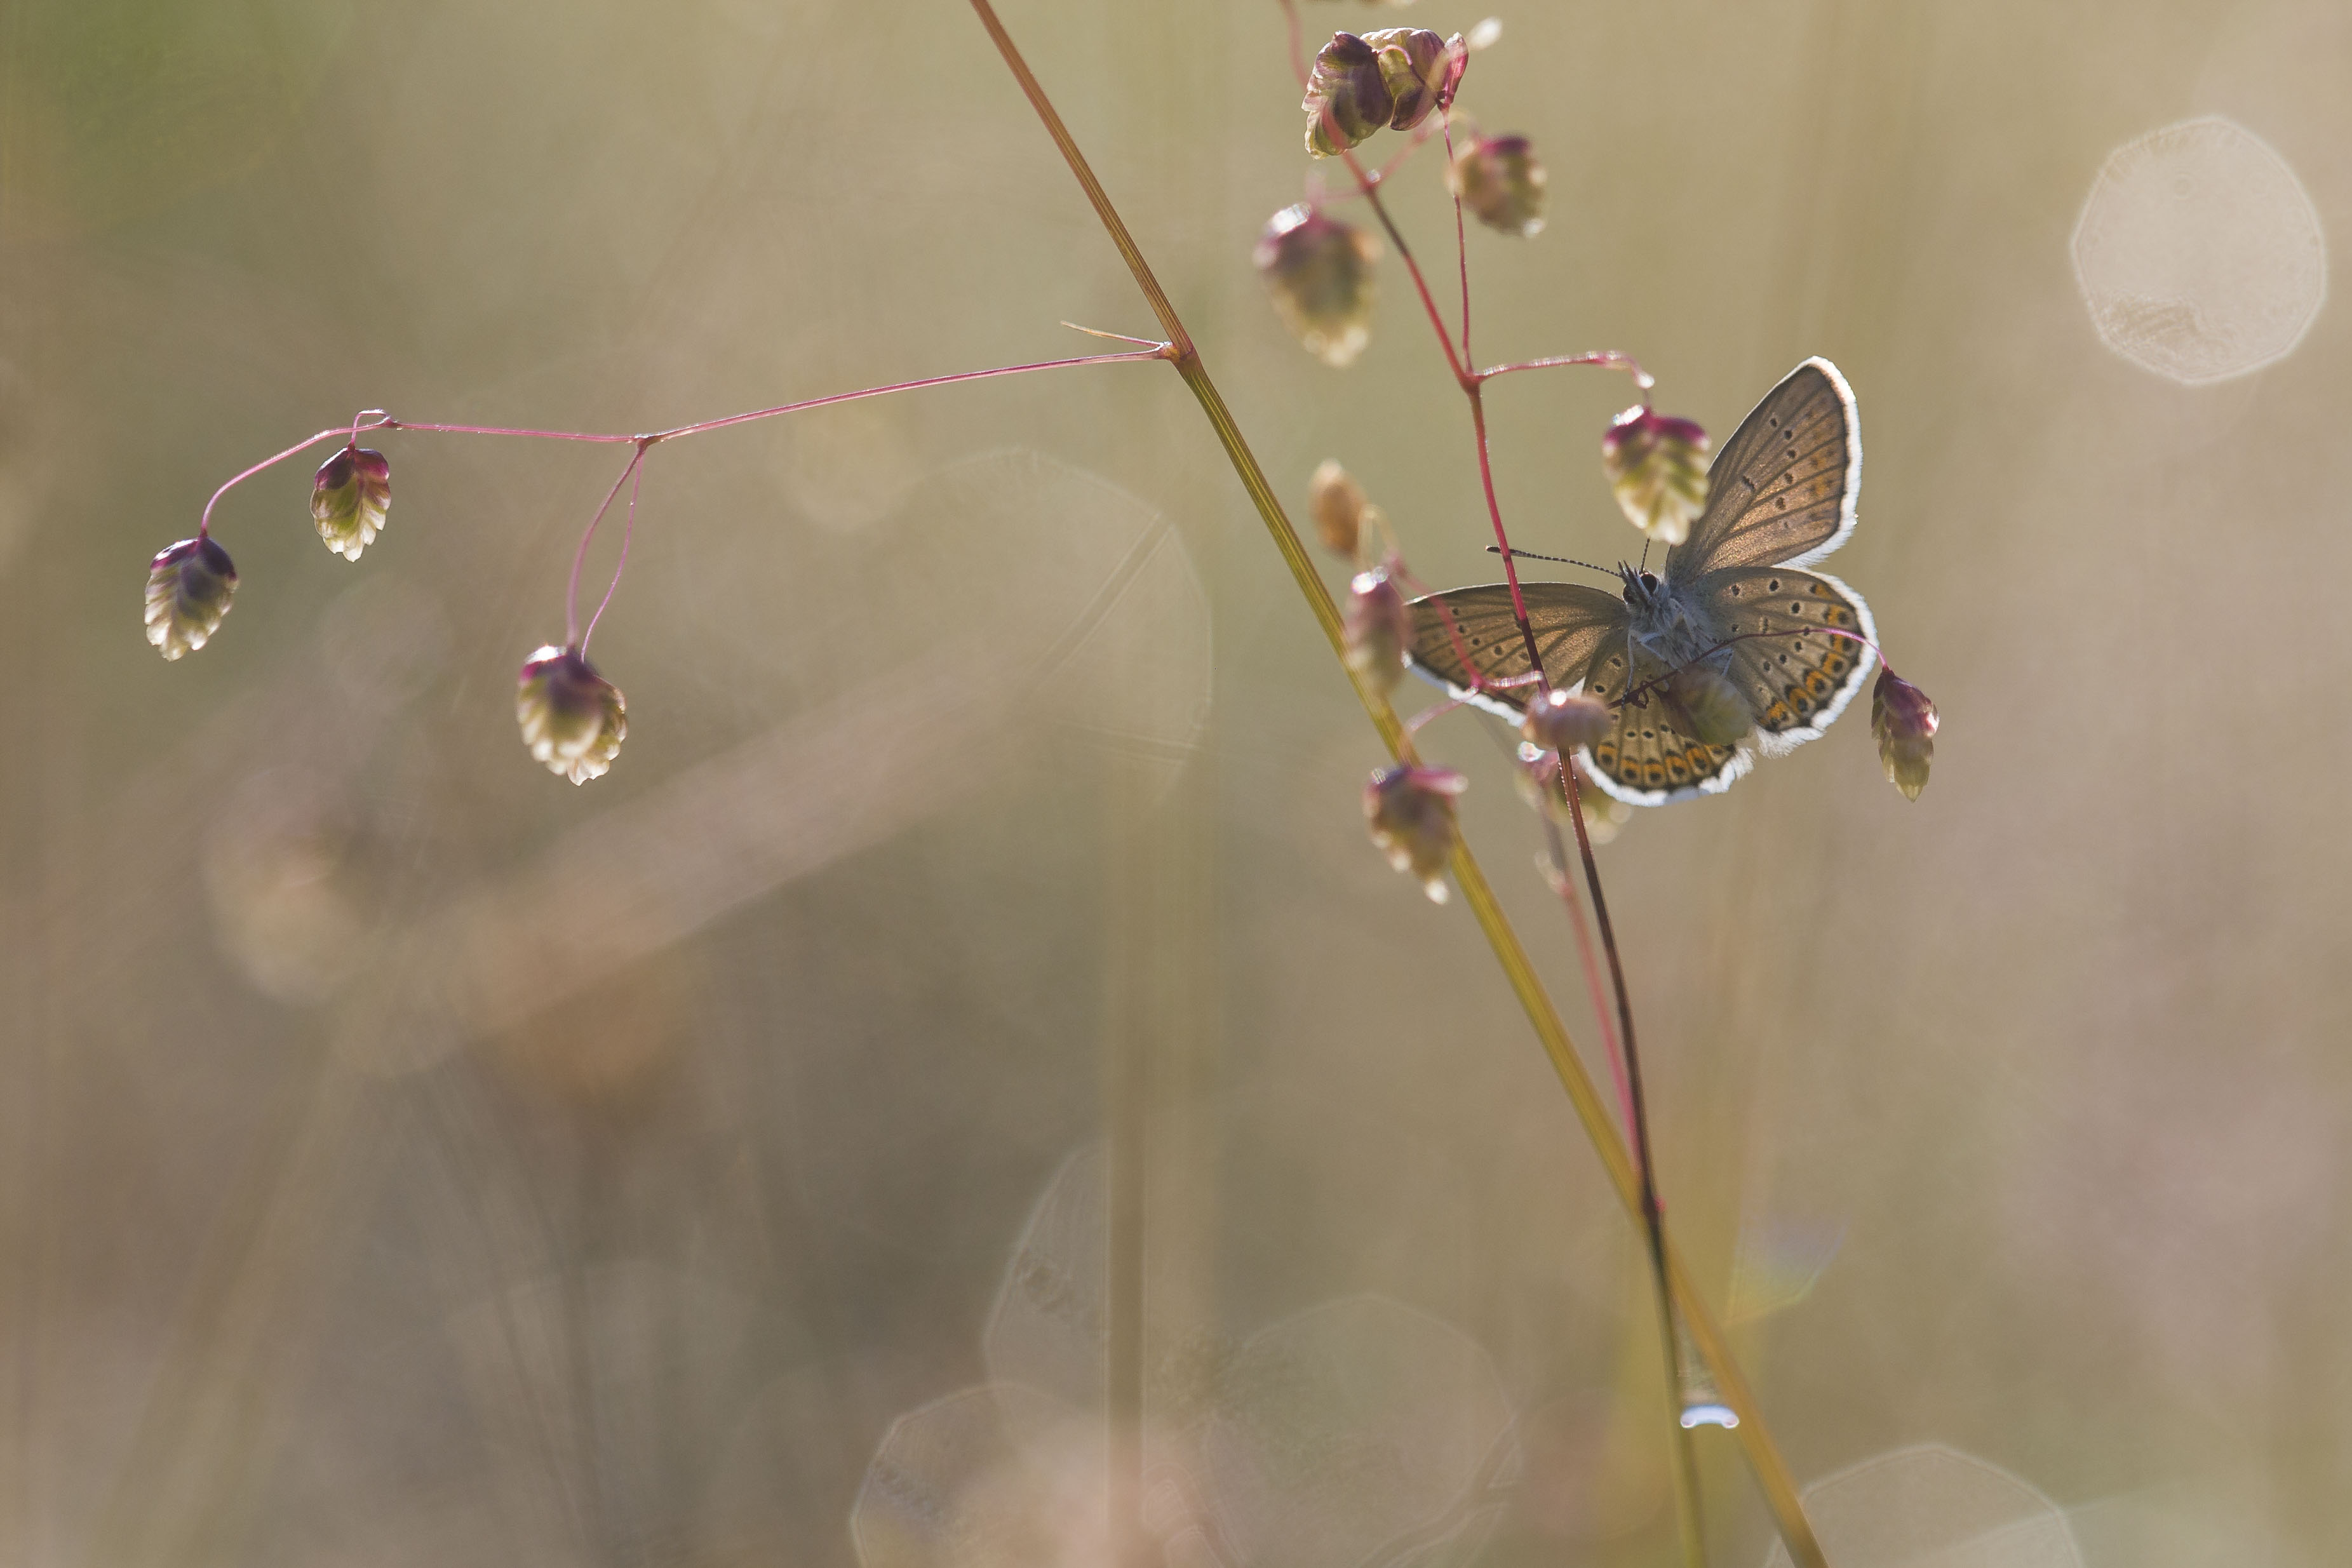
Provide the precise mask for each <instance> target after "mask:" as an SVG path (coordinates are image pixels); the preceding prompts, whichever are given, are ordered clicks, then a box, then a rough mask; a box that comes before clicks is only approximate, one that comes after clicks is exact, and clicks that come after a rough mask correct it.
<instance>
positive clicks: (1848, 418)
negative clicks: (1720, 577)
mask: <svg viewBox="0 0 2352 1568" xmlns="http://www.w3.org/2000/svg"><path fill="white" fill-rule="evenodd" d="M1861 483H1862V434H1861V430H1860V426H1859V423H1858V422H1857V421H1856V419H1855V417H1854V412H1853V392H1851V391H1849V390H1848V389H1847V387H1846V384H1845V378H1844V377H1843V376H1841V375H1840V374H1838V370H1837V367H1836V366H1835V365H1832V364H1831V363H1830V362H1829V361H1827V360H1818V359H1817V360H1807V361H1805V362H1804V363H1803V364H1801V365H1799V366H1798V367H1797V368H1796V369H1795V370H1793V371H1790V372H1789V375H1788V377H1787V379H1785V380H1784V381H1782V382H1780V385H1779V386H1777V387H1774V388H1773V389H1772V390H1771V392H1769V393H1767V394H1766V395H1765V398H1764V401H1763V402H1759V403H1758V404H1757V405H1756V407H1755V409H1754V411H1753V412H1752V413H1749V414H1748V417H1747V418H1746V419H1744V420H1742V421H1741V422H1740V424H1739V428H1738V431H1736V432H1734V433H1733V434H1732V437H1731V439H1730V440H1729V441H1727V442H1726V443H1725V444H1724V446H1723V450H1722V452H1721V453H1719V454H1718V455H1717V457H1716V460H1715V463H1714V465H1713V466H1712V467H1710V468H1709V469H1708V470H1707V496H1706V510H1705V511H1703V512H1702V513H1701V514H1700V515H1699V519H1698V521H1697V522H1696V523H1694V524H1693V525H1691V531H1690V538H1687V539H1685V540H1684V541H1683V542H1682V543H1681V544H1679V545H1676V546H1675V549H1674V550H1673V552H1672V553H1671V554H1669V555H1668V556H1667V557H1666V575H1667V576H1668V577H1669V578H1677V577H1678V578H1680V579H1682V580H1684V581H1688V580H1691V579H1693V578H1695V577H1697V576H1699V575H1700V574H1702V573H1704V572H1708V571H1713V570H1718V569H1719V568H1723V567H1727V566H1751V565H1761V566H1772V565H1781V566H1786V565H1790V564H1797V565H1801V564H1803V563H1805V562H1807V561H1811V560H1818V559H1821V558H1822V557H1823V556H1825V555H1827V554H1829V553H1830V551H1832V550H1833V549H1837V547H1838V546H1839V545H1840V544H1842V543H1843V542H1844V540H1845V537H1846V535H1847V534H1849V533H1852V532H1853V502H1854V492H1855V490H1856V489H1857V488H1858V487H1859V486H1860V485H1861Z"/></svg>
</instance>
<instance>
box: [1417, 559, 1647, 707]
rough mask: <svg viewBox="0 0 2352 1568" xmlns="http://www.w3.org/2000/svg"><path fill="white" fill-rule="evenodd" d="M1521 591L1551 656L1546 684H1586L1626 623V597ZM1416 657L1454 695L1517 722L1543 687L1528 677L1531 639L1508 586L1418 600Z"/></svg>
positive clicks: (1569, 590) (1531, 585) (1541, 588)
mask: <svg viewBox="0 0 2352 1568" xmlns="http://www.w3.org/2000/svg"><path fill="white" fill-rule="evenodd" d="M1519 594H1520V597H1521V598H1522V599H1523V600H1524V601H1526V604H1527V607H1528V629H1529V630H1530V631H1532V632H1534V633H1535V637H1536V647H1537V649H1538V651H1539V652H1540V653H1541V654H1542V655H1543V664H1544V676H1545V679H1546V680H1548V681H1549V682H1550V684H1552V685H1555V686H1569V685H1573V684H1574V683H1575V682H1577V681H1578V680H1580V679H1581V678H1582V676H1583V674H1584V672H1585V669H1586V667H1587V666H1588V665H1590V664H1591V662H1592V653H1593V650H1594V649H1595V648H1597V647H1599V646H1600V643H1601V636H1602V634H1603V633H1604V632H1607V631H1608V630H1609V629H1610V628H1612V627H1616V628H1619V629H1621V630H1622V627H1623V626H1624V624H1625V621H1626V609H1625V601H1623V600H1622V599H1620V598H1618V597H1617V596H1616V595H1615V594H1613V593H1603V592H1602V591H1601V590H1599V589H1597V588H1587V587H1585V586H1584V585H1582V584H1581V583H1574V582H1523V583H1521V584H1520V585H1519ZM1412 664H1413V667H1414V668H1415V669H1417V670H1419V671H1420V672H1421V673H1422V674H1424V675H1426V676H1428V677H1429V678H1430V679H1431V680H1433V681H1435V682H1436V683H1437V684H1438V685H1442V686H1444V688H1445V689H1446V690H1447V691H1448V692H1450V693H1452V694H1453V695H1454V696H1456V697H1459V698H1461V699H1462V700H1463V701H1465V702H1470V703H1475V704H1476V705H1477V706H1480V707H1483V708H1485V709H1486V711H1487V712H1489V713H1495V714H1500V715H1501V716H1503V717H1505V718H1507V719H1511V720H1513V721H1517V719H1518V717H1519V716H1520V714H1521V712H1522V711H1523V710H1524V709H1525V708H1526V706H1527V703H1528V696H1529V695H1532V694H1533V693H1534V692H1535V690H1536V683H1535V682H1533V681H1528V680H1525V679H1524V677H1525V676H1526V675H1527V674H1528V647H1527V641H1526V639H1524V638H1522V637H1521V636H1520V635H1519V623H1518V621H1517V618H1516V617H1514V616H1513V615H1512V613H1511V590H1510V587H1509V585H1508V584H1507V583H1500V582H1490V583H1486V584H1483V585H1481V586H1479V587H1476V588H1456V589H1454V590H1452V591H1448V592H1445V593H1433V594H1430V595H1429V596H1428V597H1427V598H1425V599H1416V600H1414V601H1412ZM1473 674H1475V676H1476V679H1475V681H1474V680H1473V679H1472V676H1473ZM1498 682H1517V683H1519V684H1517V685H1497V684H1496V683H1498Z"/></svg>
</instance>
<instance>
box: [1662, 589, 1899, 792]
mask: <svg viewBox="0 0 2352 1568" xmlns="http://www.w3.org/2000/svg"><path fill="white" fill-rule="evenodd" d="M1684 591H1686V592H1688V593H1689V594H1690V595H1691V596H1692V598H1693V599H1694V600H1695V601H1696V603H1697V605H1698V606H1699V608H1700V609H1701V610H1702V611H1704V612H1705V613H1706V617H1707V619H1708V620H1709V621H1710V622H1713V623H1714V625H1716V626H1717V628H1719V629H1720V630H1721V632H1722V633H1723V635H1724V637H1725V638H1726V639H1727V640H1728V639H1731V638H1739V639H1742V640H1741V641H1738V642H1735V643H1732V644H1731V647H1730V649H1729V654H1730V660H1731V663H1730V667H1729V668H1728V669H1727V670H1726V671H1725V672H1724V673H1725V674H1727V675H1728V676H1729V677H1730V680H1731V684H1732V685H1734V686H1736V687H1738V691H1739V695H1741V696H1743V697H1745V698H1747V699H1748V708H1749V709H1750V711H1752V712H1753V713H1754V714H1755V715H1756V727H1757V730H1758V732H1759V749H1760V750H1762V752H1763V753H1764V755H1765V756H1767V757H1778V756H1780V754H1781V753H1783V752H1787V751H1792V750H1794V749H1795V748H1796V747H1800V746H1801V745H1803V744H1804V743H1805V742H1806V741H1809V740H1811V739H1812V738H1814V737H1816V736H1818V735H1820V734H1821V733H1822V731H1823V730H1825V729H1827V728H1828V727H1829V726H1830V721H1831V720H1832V719H1833V718H1835V717H1837V716H1838V715H1839V714H1841V713H1843V712H1844V711H1845V705H1846V704H1848V703H1849V702H1852V701H1853V695H1854V693H1856V692H1858V691H1860V690H1861V689H1862V683H1863V682H1864V680H1865V679H1866V678H1868V676H1869V674H1870V666H1871V662H1872V655H1871V652H1870V649H1869V648H1868V647H1865V646H1864V645H1863V644H1862V643H1855V642H1854V641H1853V638H1852V637H1845V636H1835V635H1831V634H1828V633H1829V632H1851V633H1853V635H1855V636H1860V637H1863V638H1865V639H1867V640H1868V641H1869V642H1871V643H1875V642H1876V641H1877V640H1878V630H1877V627H1876V626H1875V625H1874V623H1873V622H1872V621H1871V619H1870V606H1869V605H1867V604H1865V603H1864V602H1863V599H1862V595H1861V594H1859V593H1856V592H1855V591H1853V589H1851V588H1848V587H1847V586H1846V585H1845V584H1844V583H1843V582H1840V581H1839V580H1837V579H1836V578H1834V577H1832V576H1830V575H1829V574H1828V573H1826V572H1818V571H1804V570H1799V569H1798V568H1796V567H1791V566H1752V567H1731V568H1727V569H1725V570H1719V571H1711V572H1708V573H1707V574H1706V576H1704V577H1701V578H1699V579H1698V580H1696V582H1693V583H1691V584H1689V585H1688V587H1687V588H1686V589H1685V590H1684ZM1824 628H1826V629H1828V631H1827V632H1825V631H1824Z"/></svg>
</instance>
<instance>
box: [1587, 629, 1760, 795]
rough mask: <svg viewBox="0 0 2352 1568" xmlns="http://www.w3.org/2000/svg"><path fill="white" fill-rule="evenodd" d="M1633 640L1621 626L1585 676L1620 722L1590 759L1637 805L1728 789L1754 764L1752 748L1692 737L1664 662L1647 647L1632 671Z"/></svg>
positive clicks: (1597, 772) (1610, 785)
mask: <svg viewBox="0 0 2352 1568" xmlns="http://www.w3.org/2000/svg"><path fill="white" fill-rule="evenodd" d="M1627 644H1628V639H1627V637H1626V635H1625V633H1624V632H1622V631H1617V632H1611V633H1610V634H1609V635H1608V636H1606V637H1604V638H1603V639H1601V643H1600V646H1599V647H1597V648H1596V649H1595V650H1594V651H1593V654H1592V663H1591V666H1590V667H1589V668H1588V670H1587V673H1586V674H1585V678H1584V684H1583V691H1584V694H1585V695H1587V696H1593V697H1598V698H1600V699H1601V701H1603V702H1605V703H1608V704H1610V705H1611V706H1613V707H1615V708H1616V709H1617V722H1616V723H1615V724H1614V725H1613V726H1612V727H1611V729H1610V731H1609V733H1608V734H1607V735H1605V736H1603V737H1601V739H1600V740H1599V741H1598V742H1596V743H1595V744H1594V745H1593V747H1592V748H1591V752H1590V753H1589V754H1588V755H1587V757H1586V763H1587V766H1588V767H1589V768H1591V772H1592V774H1593V776H1594V777H1595V778H1596V779H1599V780H1600V783H1601V788H1602V789H1606V790H1607V791H1608V792H1609V793H1610V794H1612V795H1613V796H1615V797H1616V798H1617V799H1618V800H1624V801H1627V802H1629V803H1631V804H1633V805H1636V806H1660V805H1664V803H1665V802H1667V801H1669V800H1681V799H1683V798H1685V797H1686V796H1690V795H1698V794H1707V795H1712V794H1716V793H1717V792H1718V791H1720V790H1724V789H1730V788H1731V781H1732V780H1733V779H1737V778H1738V777H1739V776H1740V775H1741V774H1743V773H1745V772H1747V771H1748V768H1750V767H1751V766H1752V765H1753V758H1751V757H1750V756H1749V754H1748V751H1747V749H1746V748H1745V747H1736V746H1709V745H1707V744H1706V742H1705V741H1703V740H1701V739H1699V738H1698V737H1697V736H1696V735H1693V734H1692V733H1691V728H1690V724H1689V721H1688V720H1687V719H1686V718H1685V717H1684V716H1683V715H1682V713H1681V711H1680V710H1679V709H1678V708H1677V707H1676V706H1675V703H1674V700H1673V699H1672V698H1671V697H1669V696H1668V695H1666V692H1665V689H1664V680H1665V677H1666V674H1667V669H1666V665H1665V663H1664V661H1663V660H1661V659H1659V658H1658V657H1657V656H1656V655H1655V654H1654V653H1651V652H1650V651H1649V650H1647V649H1641V650H1638V651H1636V652H1635V653H1633V662H1632V665H1631V668H1630V669H1629V668H1628V665H1627V662H1626V650H1627ZM1629 694H1630V695H1629Z"/></svg>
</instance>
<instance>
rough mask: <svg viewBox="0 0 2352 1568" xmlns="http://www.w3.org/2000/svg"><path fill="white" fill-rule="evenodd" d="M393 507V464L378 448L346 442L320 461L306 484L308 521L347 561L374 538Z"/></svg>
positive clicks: (357, 554) (356, 557)
mask: <svg viewBox="0 0 2352 1568" xmlns="http://www.w3.org/2000/svg"><path fill="white" fill-rule="evenodd" d="M391 507H392V465H391V464H390V463H389V462H387V461H385V459H384V455H383V453H381V452H375V451H371V450H370V449H369V448H367V447H364V446H346V447H344V448H343V449H342V450H341V452H338V453H336V454H335V455H333V456H332V457H330V458H328V459H327V460H326V462H324V463H322V464H320V465H319V473H318V476H317V477H316V478H315V479H313V480H312V481H311V484H310V520H311V521H312V522H314V523H316V524H318V525H319V537H320V538H322V539H324V540H326V542H327V548H328V549H331V550H333V551H334V552H335V553H336V554H337V555H339V556H341V557H342V558H343V559H345V560H357V559H360V552H361V551H362V550H364V549H367V548H368V546H370V545H372V544H373V543H375V536H376V535H377V534H379V533H381V532H383V518H384V514H385V513H386V512H387V511H389V510H390V509H391Z"/></svg>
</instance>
